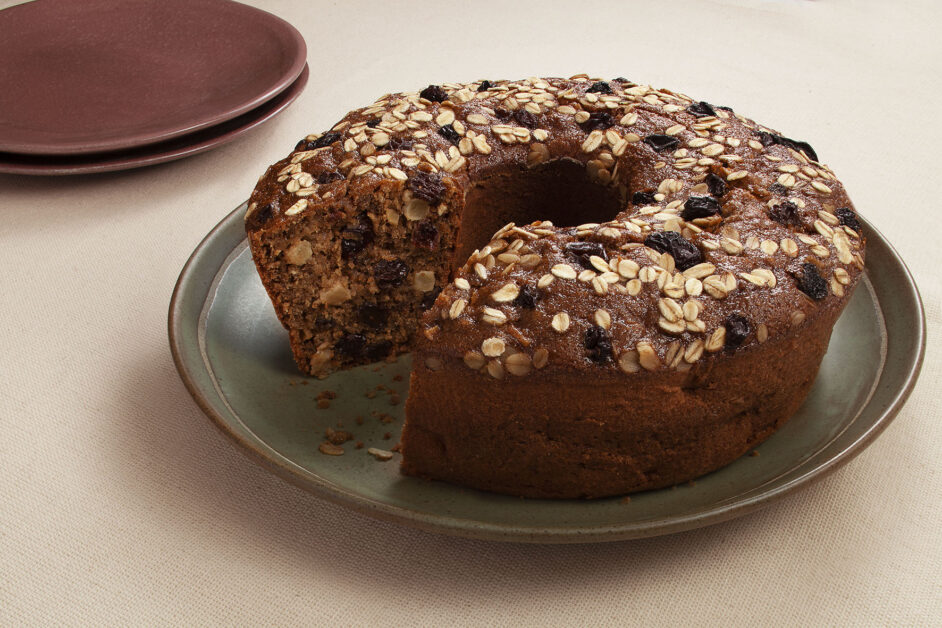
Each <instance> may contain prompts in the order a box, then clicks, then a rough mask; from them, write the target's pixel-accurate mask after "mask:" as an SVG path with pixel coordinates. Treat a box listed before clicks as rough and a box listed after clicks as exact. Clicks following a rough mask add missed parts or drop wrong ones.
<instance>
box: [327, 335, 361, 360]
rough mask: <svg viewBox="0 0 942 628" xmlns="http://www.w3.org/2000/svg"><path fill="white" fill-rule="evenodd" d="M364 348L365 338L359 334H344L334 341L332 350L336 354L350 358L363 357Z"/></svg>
mask: <svg viewBox="0 0 942 628" xmlns="http://www.w3.org/2000/svg"><path fill="white" fill-rule="evenodd" d="M365 350H366V338H365V337H364V336H361V335H360V334H345V335H343V336H341V337H340V340H338V341H337V342H336V343H334V351H336V352H337V354H338V355H340V356H343V357H345V358H350V359H351V360H356V359H359V358H361V357H363V354H364V352H365Z"/></svg>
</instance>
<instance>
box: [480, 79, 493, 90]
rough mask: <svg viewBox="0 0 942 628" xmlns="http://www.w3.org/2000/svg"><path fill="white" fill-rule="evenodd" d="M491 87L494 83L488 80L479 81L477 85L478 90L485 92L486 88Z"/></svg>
mask: <svg viewBox="0 0 942 628" xmlns="http://www.w3.org/2000/svg"><path fill="white" fill-rule="evenodd" d="M492 87H494V84H493V83H491V82H490V81H481V84H480V85H478V91H479V92H486V91H487V90H489V89H490V88H492Z"/></svg>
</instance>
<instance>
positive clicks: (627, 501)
mask: <svg viewBox="0 0 942 628" xmlns="http://www.w3.org/2000/svg"><path fill="white" fill-rule="evenodd" d="M629 502H631V495H625V496H624V497H622V498H621V503H623V504H627V503H629Z"/></svg>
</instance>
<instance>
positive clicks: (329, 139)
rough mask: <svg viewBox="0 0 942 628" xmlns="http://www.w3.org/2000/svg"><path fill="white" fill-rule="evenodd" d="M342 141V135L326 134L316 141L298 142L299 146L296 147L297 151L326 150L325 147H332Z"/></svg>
mask: <svg viewBox="0 0 942 628" xmlns="http://www.w3.org/2000/svg"><path fill="white" fill-rule="evenodd" d="M338 141H340V133H324V134H323V135H321V136H320V137H319V138H317V139H316V140H301V141H300V142H298V145H297V146H295V147H294V149H295V150H314V149H316V148H324V147H325V146H330V145H331V144H333V143H334V142H338Z"/></svg>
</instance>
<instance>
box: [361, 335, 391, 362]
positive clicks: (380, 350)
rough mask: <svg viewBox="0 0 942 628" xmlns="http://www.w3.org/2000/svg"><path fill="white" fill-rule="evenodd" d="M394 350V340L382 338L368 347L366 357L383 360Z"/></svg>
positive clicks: (374, 360)
mask: <svg viewBox="0 0 942 628" xmlns="http://www.w3.org/2000/svg"><path fill="white" fill-rule="evenodd" d="M391 351H392V342H390V341H389V340H380V341H379V342H374V343H373V344H371V345H369V346H367V347H366V351H365V352H364V353H365V354H366V359H368V360H371V361H373V362H376V361H377V360H382V359H383V358H385V357H386V356H388V355H389V353H390V352H391Z"/></svg>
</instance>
